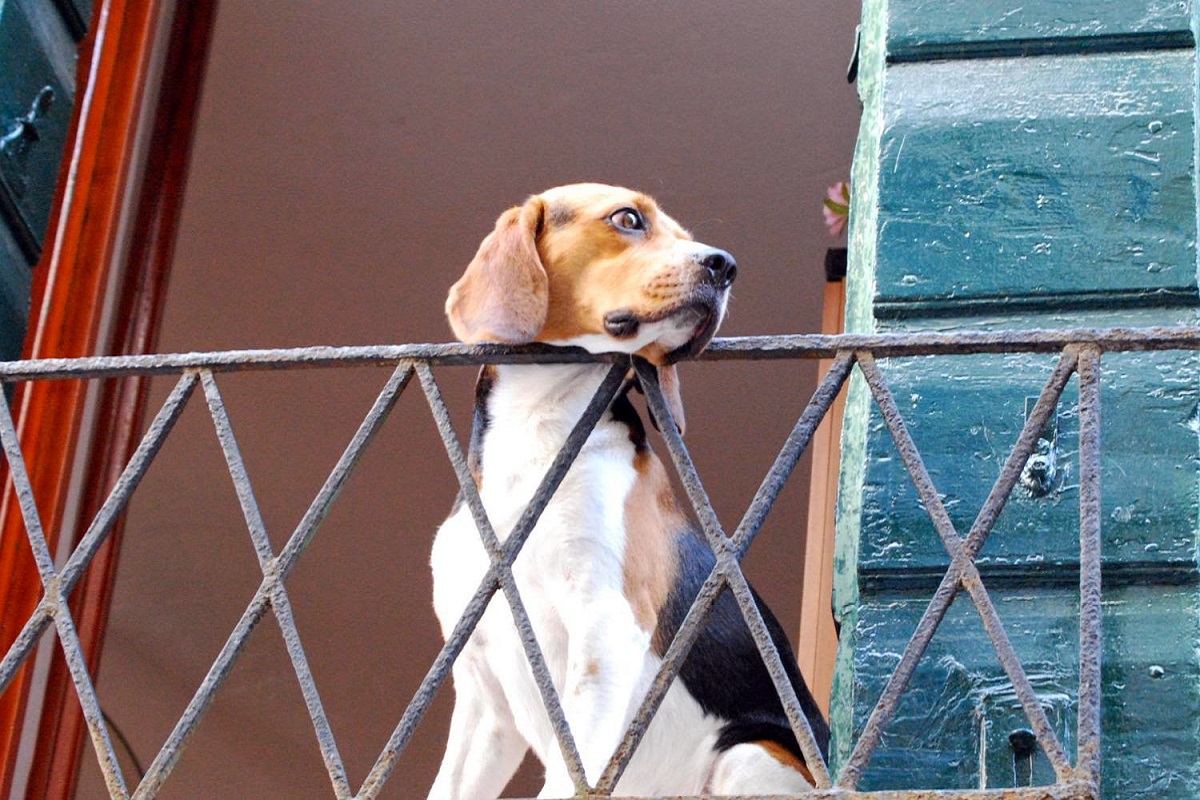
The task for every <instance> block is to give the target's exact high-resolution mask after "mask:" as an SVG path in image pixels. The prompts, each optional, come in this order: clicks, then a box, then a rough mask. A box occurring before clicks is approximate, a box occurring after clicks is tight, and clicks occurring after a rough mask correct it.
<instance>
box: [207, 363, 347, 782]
mask: <svg viewBox="0 0 1200 800" xmlns="http://www.w3.org/2000/svg"><path fill="white" fill-rule="evenodd" d="M201 380H202V382H203V384H204V396H205V399H206V400H207V402H208V408H209V413H210V415H211V416H212V420H213V427H214V428H215V430H216V434H217V441H218V442H220V445H221V452H222V453H223V454H224V456H225V464H226V466H227V467H228V469H229V477H230V478H231V479H232V481H233V487H234V491H235V492H236V493H237V497H238V503H239V504H240V505H241V508H242V516H243V518H244V519H245V522H246V527H247V528H248V529H249V531H250V538H251V540H252V542H253V544H254V550H255V554H256V555H257V556H258V564H259V567H260V568H261V569H262V570H263V573H264V577H266V575H267V573H268V571H269V568H270V566H271V561H272V559H274V557H275V554H274V552H273V551H272V550H271V542H270V539H269V538H268V536H267V526H266V523H265V522H264V521H263V518H262V511H261V509H260V508H259V505H258V500H257V498H256V497H255V495H254V489H253V487H252V486H251V483H250V474H249V472H248V471H247V469H246V462H245V459H244V458H243V457H242V451H241V448H240V447H239V446H238V443H237V437H236V436H235V435H234V432H233V423H232V421H231V420H230V419H229V411H228V409H227V407H226V406H225V401H224V399H223V398H222V397H221V391H220V389H219V388H218V387H217V381H216V378H215V377H214V376H213V374H212V372H210V371H209V370H204V371H203V372H202V373H201ZM271 607H272V609H273V610H274V612H275V618H276V622H278V623H279V629H280V632H281V634H282V635H283V640H284V644H285V645H286V646H287V650H288V656H289V657H290V658H291V661H292V667H293V669H294V670H295V672H296V679H297V680H298V681H299V683H300V693H301V694H302V695H303V697H304V704H305V706H306V707H307V708H308V716H309V719H310V720H311V721H312V724H313V729H314V731H315V733H316V736H317V745H318V746H319V747H320V749H321V757H322V759H323V760H324V762H325V770H326V772H328V773H329V779H330V781H331V782H332V784H333V790H334V793H335V794H336V796H337V797H338V800H343V799H344V798H349V797H350V795H351V791H350V781H349V779H348V778H347V776H346V767H345V765H344V763H343V762H342V757H341V754H340V753H339V752H338V748H337V742H336V741H335V739H334V737H333V730H332V728H331V727H330V724H329V718H328V716H327V715H326V713H325V707H324V705H322V703H321V697H320V694H319V692H318V691H317V686H316V682H315V680H314V679H313V675H312V670H311V669H310V668H309V665H308V658H307V656H306V655H305V653H304V646H303V644H301V641H300V632H299V631H298V630H297V628H296V622H295V619H294V617H293V615H292V605H291V602H290V601H289V599H288V595H287V590H286V589H284V587H283V584H282V583H276V584H275V588H274V590H273V592H272V594H271Z"/></svg>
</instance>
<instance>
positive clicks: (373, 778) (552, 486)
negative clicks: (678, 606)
mask: <svg viewBox="0 0 1200 800" xmlns="http://www.w3.org/2000/svg"><path fill="white" fill-rule="evenodd" d="M626 371H627V370H626V367H625V366H623V365H614V366H613V367H612V368H611V369H610V370H609V372H608V374H607V375H606V376H605V378H604V380H603V381H602V382H601V384H600V388H598V389H597V390H596V394H595V395H594V396H593V397H592V400H591V402H590V403H589V405H588V407H587V408H586V409H585V410H584V412H583V415H582V416H581V417H580V418H579V421H578V422H577V423H575V427H574V428H573V429H572V430H571V433H570V434H568V435H567V438H566V441H565V442H564V444H563V446H562V449H560V450H559V452H558V454H557V455H556V456H555V458H554V461H553V462H552V463H551V465H550V468H549V469H548V470H546V474H545V476H543V478H542V482H541V484H540V485H539V486H538V488H537V490H536V491H535V492H534V494H533V498H532V499H531V500H530V501H529V505H527V506H526V507H525V510H524V511H523V512H522V514H521V516H520V517H518V519H517V522H516V523H515V524H514V526H513V530H512V532H511V533H509V535H508V537H507V538H506V539H505V540H504V542H503V544H502V545H501V553H500V558H499V559H498V560H495V561H492V563H491V564H490V565H489V566H488V571H487V573H486V574H485V575H484V578H483V580H482V581H481V582H480V584H479V587H478V588H477V589H476V590H475V595H474V596H473V597H472V598H471V600H470V601H469V602H468V603H467V606H466V609H465V610H464V611H463V614H462V616H461V617H460V618H459V620H458V622H457V623H455V626H454V629H453V631H452V632H451V634H450V636H448V637H447V638H446V642H445V644H444V645H443V646H442V649H441V650H440V651H439V652H438V655H437V658H435V659H434V662H433V665H432V666H431V667H430V668H429V670H428V671H427V672H426V673H425V677H424V678H423V679H422V680H421V684H420V686H419V687H418V688H417V691H416V693H415V694H414V695H413V698H412V700H410V701H409V704H408V707H407V708H405V710H404V714H403V716H402V717H401V719H400V722H399V723H398V724H397V725H396V728H395V730H393V732H392V735H391V737H390V738H389V739H388V743H387V744H386V745H385V746H384V749H383V751H382V752H381V753H380V755H379V758H378V759H376V762H375V765H374V766H373V767H372V768H371V772H370V773H369V774H368V776H367V779H366V780H365V781H364V782H363V785H362V787H360V789H359V793H358V795H356V796H357V797H359V798H372V797H374V796H375V795H376V794H377V793H378V791H379V789H380V788H381V787H382V785H383V782H384V781H386V780H387V778H388V776H389V775H390V774H391V771H392V769H393V768H394V766H395V763H396V760H397V759H398V758H399V755H400V753H402V752H403V751H404V748H405V747H406V746H407V745H408V740H409V738H411V736H412V734H413V732H414V731H415V730H416V726H417V725H418V724H419V723H420V721H421V718H422V717H423V716H424V714H425V711H426V709H427V708H428V706H429V703H430V702H431V701H432V699H433V695H434V693H436V692H437V690H438V688H439V687H440V686H441V684H442V682H443V681H444V680H445V679H446V677H447V676H448V675H449V672H450V668H451V666H452V665H453V663H454V661H455V659H457V658H458V654H459V653H460V652H461V651H462V649H463V647H465V646H466V643H467V639H468V638H469V637H470V635H471V632H472V631H473V630H474V629H475V626H476V625H477V624H478V622H479V619H480V617H482V616H483V613H484V611H486V610H487V605H488V602H489V601H490V600H491V597H492V595H493V594H495V593H496V590H497V589H499V587H500V579H499V570H500V566H501V565H507V566H510V567H511V566H512V563H513V562H514V561H515V560H516V558H517V555H518V554H519V553H520V551H521V547H522V546H523V545H524V543H525V540H526V539H528V537H529V534H530V533H531V532H532V531H533V528H534V526H535V525H536V524H537V521H538V518H539V517H540V516H541V513H542V511H543V510H545V508H546V505H547V504H548V503H549V502H550V498H551V497H552V496H553V494H554V492H555V491H556V490H557V489H558V485H559V484H560V483H561V482H562V479H563V478H564V477H565V476H566V474H567V471H568V470H569V469H570V467H571V464H572V463H573V462H574V461H575V457H576V456H577V455H578V454H579V451H580V450H581V449H582V448H583V445H584V444H585V443H586V442H587V439H588V437H589V436H590V435H591V432H592V429H593V428H595V426H596V423H597V422H599V421H600V418H601V417H602V416H603V415H604V413H605V412H606V411H607V409H608V406H609V404H610V403H612V400H613V397H615V396H616V393H617V392H618V391H619V390H620V388H621V385H622V383H623V382H624V375H625V372H626ZM473 483H474V481H473V480H472V485H473ZM472 513H473V512H472Z"/></svg>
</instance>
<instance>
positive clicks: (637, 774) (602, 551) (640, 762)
mask: <svg viewBox="0 0 1200 800" xmlns="http://www.w3.org/2000/svg"><path fill="white" fill-rule="evenodd" d="M500 369H501V370H502V371H501V374H500V375H499V378H498V380H497V383H496V386H495V388H494V389H493V392H492V395H491V397H490V398H489V404H488V412H489V415H490V426H489V429H488V432H487V434H486V436H485V439H484V449H483V452H482V461H481V473H482V475H483V479H482V487H481V497H482V499H483V502H484V506H485V508H486V509H487V512H488V516H489V519H490V520H491V523H492V526H493V527H494V529H495V531H496V534H497V536H498V537H499V538H500V539H501V540H502V541H503V540H505V539H506V538H507V537H508V535H509V533H510V531H511V530H512V527H513V525H514V524H515V523H516V521H517V519H518V518H519V517H520V515H521V514H522V512H523V511H524V509H525V506H526V505H527V504H528V502H529V500H530V499H531V498H532V496H533V494H534V492H535V491H536V489H537V486H538V485H539V484H540V483H541V481H542V478H543V476H544V475H545V472H546V470H547V469H548V468H549V466H550V464H551V462H552V461H553V459H554V457H555V455H556V454H557V453H558V451H559V449H560V448H561V447H562V444H563V442H564V441H565V439H566V436H567V435H568V434H569V432H570V430H571V428H572V427H573V426H574V424H575V422H576V420H577V419H578V418H579V417H580V416H581V414H582V412H583V410H584V408H585V407H586V405H587V403H588V401H589V400H590V399H591V397H592V394H593V393H594V391H595V388H596V387H597V386H598V385H599V383H600V380H601V379H602V377H603V375H604V373H605V372H606V371H607V367H600V368H596V367H595V366H587V367H577V366H564V367H536V368H527V367H523V368H512V367H501V368H500ZM633 457H634V446H633V443H632V442H631V441H630V439H629V432H628V429H627V428H626V427H625V426H623V425H621V424H618V423H614V422H613V421H612V420H611V419H608V418H607V417H606V418H605V419H602V420H601V422H600V424H599V425H598V426H597V428H596V430H595V431H594V432H593V434H592V436H591V437H590V438H589V440H588V442H587V444H586V445H585V446H584V448H583V450H582V451H581V453H580V455H579V457H578V458H577V459H576V461H575V463H574V464H573V465H572V467H571V469H570V471H569V472H568V473H567V475H566V477H565V478H564V480H563V482H562V485H561V486H560V487H559V489H558V491H557V492H556V493H555V495H554V497H553V499H552V500H551V502H550V504H549V505H548V506H547V508H546V510H545V511H544V512H543V514H542V516H541V518H540V519H539V521H538V524H537V526H536V527H535V528H534V531H533V532H532V534H531V535H530V537H529V539H528V541H527V542H526V544H525V546H524V548H523V549H522V551H521V554H520V555H519V556H518V558H517V561H516V563H515V564H514V567H513V573H514V576H515V578H516V581H517V585H518V588H519V590H520V592H521V597H522V600H523V601H524V604H525V607H526V610H527V611H528V613H529V616H530V621H531V623H532V624H533V629H534V631H535V633H536V635H537V638H538V642H539V644H540V646H541V649H542V651H543V653H544V655H545V657H546V662H547V665H548V667H549V669H550V673H551V677H552V679H553V681H554V684H555V686H556V688H557V689H558V691H559V693H560V695H564V689H565V688H566V687H568V686H576V684H577V682H578V679H579V676H578V675H575V676H572V675H570V674H568V673H569V671H570V670H571V669H572V668H577V662H578V660H579V659H578V658H574V657H573V656H574V655H577V654H578V652H580V651H584V652H586V651H587V650H588V648H593V649H597V650H600V651H602V652H603V653H604V654H605V658H604V661H606V662H610V663H611V664H613V665H616V668H617V669H620V670H624V671H626V672H627V676H626V677H627V680H626V682H625V684H624V688H623V689H620V690H613V691H612V692H611V695H612V696H607V697H602V701H603V702H602V703H601V705H606V706H607V708H606V711H607V717H605V718H604V719H601V720H595V719H593V718H592V717H591V716H589V714H591V713H592V712H591V711H589V710H587V709H583V710H576V709H575V708H573V706H572V705H571V701H572V698H571V697H569V696H565V697H564V708H565V709H566V711H567V718H568V722H569V723H571V725H572V729H573V730H576V735H577V737H578V736H579V729H581V728H592V727H596V726H599V725H607V726H609V727H612V726H613V725H617V726H618V727H619V728H620V729H622V730H623V728H624V725H625V724H626V723H627V722H628V720H629V718H630V717H631V716H632V714H633V713H634V711H635V710H636V707H637V705H638V704H639V703H640V701H641V698H642V696H643V695H644V692H645V689H646V687H647V686H648V685H649V683H650V681H651V680H652V679H653V676H654V674H655V672H656V670H657V668H658V665H659V663H660V660H659V658H658V656H657V655H656V654H655V653H654V651H653V650H652V648H651V642H650V632H648V631H645V630H643V629H642V628H641V627H639V625H638V624H637V621H636V619H635V617H634V613H633V610H632V608H631V607H630V605H629V602H628V600H627V599H626V597H625V595H624V591H623V589H624V557H625V545H626V541H625V528H624V514H625V501H626V497H627V496H628V494H629V491H630V489H631V488H632V487H633V485H634V481H635V480H637V479H638V475H637V472H636V470H635V469H634V467H633ZM431 565H432V568H433V577H434V608H435V611H436V612H437V616H438V619H439V621H440V622H441V624H442V629H443V633H444V634H445V635H449V633H450V630H451V629H452V628H453V626H454V624H455V623H456V622H457V620H458V618H459V616H460V615H461V614H462V611H463V610H464V608H465V607H466V604H467V602H468V601H469V600H470V598H471V597H472V596H473V594H474V593H475V591H476V589H477V587H478V585H479V582H480V580H482V578H483V575H484V573H485V572H486V570H487V566H488V560H487V557H486V555H485V553H484V550H483V547H482V545H481V543H480V537H479V533H478V532H477V531H476V529H475V525H474V521H473V519H472V517H471V514H470V510H469V509H468V508H467V506H466V504H465V503H464V504H463V505H461V506H460V508H459V509H458V510H457V511H456V513H455V514H453V515H452V516H451V517H450V518H449V519H448V520H446V522H445V523H444V524H443V525H442V526H441V528H440V529H439V530H438V534H437V537H436V539H435V541H434V547H433V553H432V558H431ZM507 605H508V604H507V602H506V601H505V600H504V598H503V597H501V596H499V594H498V595H497V596H496V597H494V598H493V600H492V602H491V604H490V606H489V608H488V611H487V612H486V613H485V614H484V617H483V619H482V620H481V621H480V624H479V626H478V627H477V629H476V632H475V634H474V635H473V636H472V638H471V640H470V642H469V643H468V645H467V647H466V649H465V650H464V652H463V654H462V656H460V664H461V665H463V666H464V667H465V668H464V669H462V670H459V669H456V673H455V679H456V681H458V680H460V674H461V675H462V676H463V677H464V678H465V676H466V674H467V672H468V669H469V672H470V674H471V675H472V676H473V679H475V680H477V681H478V682H479V683H481V684H483V685H486V686H489V687H491V691H492V692H493V693H494V694H497V695H499V696H498V697H495V698H493V699H494V701H495V713H497V714H509V715H511V717H512V720H513V722H514V723H515V725H516V728H517V729H518V730H519V731H520V734H521V736H522V737H523V738H524V739H525V741H526V742H527V743H528V744H529V746H530V747H532V748H533V749H534V751H535V753H536V754H537V755H538V757H539V758H540V759H541V760H542V762H543V763H544V764H546V765H547V775H548V783H547V789H548V790H549V789H550V788H551V784H553V783H554V782H555V781H556V780H557V781H558V784H559V785H558V787H556V790H561V789H562V788H567V787H563V786H562V783H563V781H564V779H565V769H564V768H563V767H562V761H561V757H560V755H559V748H558V745H557V743H556V741H555V740H554V737H553V733H552V731H551V729H550V726H549V723H548V721H547V718H546V713H545V711H544V709H543V706H542V701H541V698H540V695H539V693H538V691H537V687H536V685H535V684H534V682H533V678H532V674H531V672H530V669H529V666H528V663H527V661H526V657H525V654H524V651H523V649H522V647H521V643H520V641H519V639H518V638H517V635H516V631H515V628H514V625H513V621H512V615H511V612H510V611H509V609H508V607H507ZM589 631H595V632H596V633H595V634H589V633H588V632H589ZM588 636H597V637H602V639H603V641H592V642H589V641H581V640H583V639H586V638H587V637H588ZM572 665H575V667H573V666H572ZM614 720H615V722H614ZM718 729H719V721H718V720H716V719H712V718H708V717H706V716H705V715H704V713H703V711H702V710H701V709H700V707H699V705H698V704H697V703H696V702H695V701H694V700H693V699H692V698H691V697H690V696H689V695H688V694H687V691H686V689H684V688H683V686H682V684H679V683H678V682H677V683H676V684H675V685H674V686H673V687H672V689H671V690H670V691H669V692H668V695H667V698H666V700H665V702H664V704H663V706H662V708H661V709H660V711H659V713H658V715H657V716H656V717H655V720H654V722H653V724H652V725H651V727H650V729H649V731H648V732H647V735H646V740H645V741H644V742H643V744H642V746H641V747H640V748H639V750H638V754H637V755H636V756H635V758H634V760H633V762H632V763H631V764H630V767H629V769H628V770H627V771H626V774H625V777H624V778H623V779H622V781H621V784H620V789H621V791H622V792H627V793H643V794H657V793H664V792H665V793H672V794H683V793H692V792H695V793H698V792H700V791H701V790H703V788H704V781H705V780H706V776H707V775H708V774H709V772H710V770H711V760H712V758H713V755H714V754H713V752H712V745H713V743H714V742H715V741H716V737H717V733H718ZM614 736H619V733H617V734H615V735H614ZM614 736H610V737H609V738H614ZM613 744H615V741H614V742H613ZM602 749H606V752H605V753H603V754H601V755H600V756H595V757H593V758H592V759H591V760H592V761H593V763H591V764H589V763H587V762H588V760H589V757H588V754H587V753H584V752H582V750H581V754H582V755H583V756H584V758H585V765H584V766H585V768H587V770H588V773H589V777H590V778H592V779H593V780H594V779H595V777H596V775H595V774H592V773H594V772H597V771H598V769H599V766H597V765H600V766H602V763H603V761H606V760H607V755H608V754H610V753H611V749H612V748H611V747H610V746H606V747H605V748H602ZM601 756H602V757H601ZM665 765H670V766H669V767H666V766H665ZM568 787H569V784H568ZM568 793H570V792H568Z"/></svg>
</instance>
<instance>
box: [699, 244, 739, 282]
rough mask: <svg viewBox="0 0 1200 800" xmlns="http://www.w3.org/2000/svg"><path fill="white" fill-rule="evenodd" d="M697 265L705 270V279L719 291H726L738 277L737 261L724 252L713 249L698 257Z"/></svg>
mask: <svg viewBox="0 0 1200 800" xmlns="http://www.w3.org/2000/svg"><path fill="white" fill-rule="evenodd" d="M696 261H697V263H699V264H700V266H702V267H704V269H705V272H706V274H705V278H706V280H708V281H709V282H710V283H712V284H713V285H714V286H716V287H717V288H718V289H725V288H727V287H728V286H729V284H731V283H733V279H734V278H735V277H737V261H735V260H734V259H733V256H731V255H730V254H729V253H727V252H725V251H724V250H718V249H716V248H712V249H709V250H705V251H704V252H702V253H699V254H697V256H696Z"/></svg>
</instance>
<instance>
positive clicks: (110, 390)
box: [27, 0, 217, 800]
mask: <svg viewBox="0 0 1200 800" xmlns="http://www.w3.org/2000/svg"><path fill="white" fill-rule="evenodd" d="M216 11H217V3H216V0H191V1H190V2H186V3H182V4H180V5H179V6H178V7H177V9H176V11H175V16H174V19H173V20H172V22H171V27H170V30H169V33H168V34H167V36H168V41H167V42H166V43H165V46H166V48H167V52H166V57H165V63H164V65H163V71H162V75H161V78H160V85H161V90H160V91H159V93H158V106H157V108H156V111H155V118H154V121H153V123H152V131H151V136H150V147H149V149H148V151H147V153H146V169H145V174H146V175H147V176H150V177H149V178H148V179H146V180H145V181H144V183H143V185H142V186H141V187H140V195H139V203H138V205H137V208H136V210H135V211H134V224H133V227H132V230H133V234H132V241H131V243H130V249H129V251H128V255H127V257H126V258H125V259H124V261H123V264H122V273H123V274H124V275H125V276H126V280H125V282H124V284H123V285H122V286H121V287H120V289H119V290H118V291H119V296H118V298H117V300H116V303H117V305H116V322H115V326H114V330H113V332H112V335H111V337H110V341H109V344H108V347H107V350H108V352H111V353H122V354H133V353H149V352H153V351H154V350H155V347H156V343H157V339H158V331H159V320H160V319H161V316H162V309H163V303H164V300H165V296H166V287H167V280H168V276H169V273H170V267H171V262H172V259H173V255H174V245H175V234H176V232H177V230H178V226H179V218H180V213H181V211H182V207H183V197H184V191H185V188H186V183H187V172H188V165H189V163H190V159H191V150H192V142H193V135H194V131H195V121H196V116H197V112H198V110H199V103H200V94H201V89H202V87H203V83H204V75H205V71H206V67H207V64H208V53H209V45H210V43H211V41H212V30H213V25H214V23H215V20H216ZM149 388H150V382H149V380H147V379H143V378H135V379H128V380H122V381H106V382H104V383H103V384H102V388H101V394H100V399H99V408H98V414H97V419H96V422H95V429H96V431H97V435H96V436H95V437H94V438H93V440H92V443H91V447H90V451H89V453H88V454H87V456H86V459H87V460H86V462H85V468H84V469H85V474H88V475H92V476H96V479H95V480H92V481H89V482H88V483H87V484H86V486H85V488H84V492H83V497H82V499H81V502H80V514H79V518H78V521H77V524H76V526H75V530H74V531H72V542H73V543H77V542H78V541H79V540H80V539H81V538H82V537H83V535H84V533H86V531H87V527H88V525H89V523H90V520H91V519H92V518H93V517H94V516H95V514H96V512H97V511H99V509H100V506H101V505H102V504H103V503H104V501H105V499H106V498H107V495H108V492H109V491H111V489H112V487H113V486H114V485H115V484H116V481H117V478H118V477H119V476H120V474H121V471H122V470H123V469H124V467H125V464H126V463H127V462H128V461H129V458H130V456H131V455H132V454H133V451H134V449H135V448H136V447H137V444H138V437H139V435H140V433H141V431H142V427H143V420H144V417H145V411H146V397H147V394H148V392H149ZM123 528H124V517H122V518H120V519H119V520H118V522H117V523H116V525H114V528H113V531H112V533H111V534H110V538H109V540H108V542H107V543H106V544H105V545H104V547H103V548H102V549H101V550H100V552H98V553H97V554H96V557H95V559H94V561H93V562H92V565H91V567H90V568H89V569H88V571H87V573H85V575H84V577H83V579H82V580H81V582H80V585H79V586H78V587H77V588H76V590H75V593H74V595H73V597H72V598H71V608H72V614H73V616H74V618H75V621H76V627H77V629H78V631H79V636H80V640H81V642H82V644H83V649H84V654H85V656H86V657H87V662H88V665H89V668H90V671H91V674H92V675H93V676H95V675H97V674H98V673H99V669H100V656H101V653H102V645H103V639H104V630H105V627H106V623H107V621H108V614H109V610H110V608H111V603H112V590H113V584H114V580H115V578H116V568H117V559H118V556H119V553H120V547H121V533H122V530H123ZM85 731H86V724H85V721H84V719H83V714H82V711H81V710H80V706H79V703H78V700H77V699H76V697H75V691H74V688H73V687H72V685H71V678H70V674H69V672H68V670H67V666H66V661H65V659H64V658H63V657H62V653H61V651H60V652H57V653H56V654H55V656H54V659H53V661H52V662H51V666H50V674H49V679H48V681H47V686H46V695H45V699H44V705H43V712H42V717H41V723H40V725H39V729H38V738H37V745H36V749H35V752H34V760H33V766H32V769H31V771H30V778H29V784H28V790H27V795H28V796H29V797H44V798H49V799H51V800H70V798H73V797H74V796H75V786H76V783H77V780H78V769H77V766H78V764H79V763H80V758H81V756H82V757H84V758H86V757H88V756H87V755H86V754H84V752H83V751H84V749H85V746H84V743H85V736H84V734H85Z"/></svg>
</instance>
